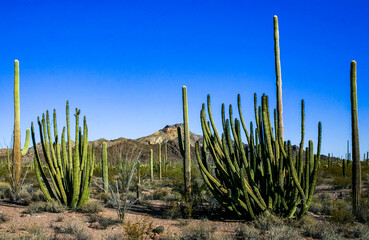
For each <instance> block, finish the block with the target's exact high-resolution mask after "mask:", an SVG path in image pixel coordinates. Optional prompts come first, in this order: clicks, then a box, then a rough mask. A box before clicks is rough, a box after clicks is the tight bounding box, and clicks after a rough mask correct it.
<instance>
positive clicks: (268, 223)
mask: <svg viewBox="0 0 369 240" xmlns="http://www.w3.org/2000/svg"><path fill="white" fill-rule="evenodd" d="M283 225H284V221H283V220H282V219H280V218H279V217H277V216H275V215H273V214H271V213H270V212H268V211H265V212H264V213H262V214H260V215H259V216H258V217H257V218H256V220H255V221H254V226H255V227H256V228H258V229H260V230H262V231H269V230H271V229H272V227H280V226H283Z"/></svg>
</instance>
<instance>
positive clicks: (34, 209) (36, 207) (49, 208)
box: [24, 201, 65, 214]
mask: <svg viewBox="0 0 369 240" xmlns="http://www.w3.org/2000/svg"><path fill="white" fill-rule="evenodd" d="M64 210H65V207H64V206H63V205H62V204H61V203H59V202H56V201H47V202H33V203H31V204H30V205H29V206H28V207H27V208H26V210H25V211H24V213H27V214H33V213H41V212H51V213H60V212H63V211H64Z"/></svg>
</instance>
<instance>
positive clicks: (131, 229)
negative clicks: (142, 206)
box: [123, 218, 154, 240]
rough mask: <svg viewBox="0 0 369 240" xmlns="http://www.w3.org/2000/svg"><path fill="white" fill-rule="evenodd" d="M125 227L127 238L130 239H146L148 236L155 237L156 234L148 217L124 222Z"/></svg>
mask: <svg viewBox="0 0 369 240" xmlns="http://www.w3.org/2000/svg"><path fill="white" fill-rule="evenodd" d="M123 228H124V232H125V236H126V239H128V240H137V239H146V238H147V237H149V238H153V236H154V233H153V232H152V222H149V221H148V220H147V219H146V218H144V219H142V220H141V221H138V222H135V223H132V222H130V221H128V222H126V224H124V226H123Z"/></svg>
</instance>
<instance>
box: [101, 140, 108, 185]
mask: <svg viewBox="0 0 369 240" xmlns="http://www.w3.org/2000/svg"><path fill="white" fill-rule="evenodd" d="M101 161H102V177H103V184H104V191H105V192H108V191H109V167H108V151H107V146H106V142H103V143H102V151H101Z"/></svg>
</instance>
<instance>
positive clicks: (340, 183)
mask: <svg viewBox="0 0 369 240" xmlns="http://www.w3.org/2000/svg"><path fill="white" fill-rule="evenodd" d="M331 184H333V185H334V186H335V189H340V188H349V187H351V178H350V177H348V176H346V177H343V176H337V177H335V178H333V181H332V182H331Z"/></svg>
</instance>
